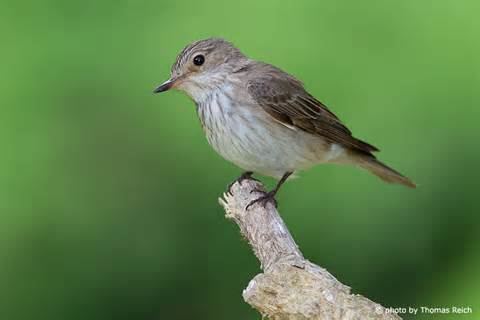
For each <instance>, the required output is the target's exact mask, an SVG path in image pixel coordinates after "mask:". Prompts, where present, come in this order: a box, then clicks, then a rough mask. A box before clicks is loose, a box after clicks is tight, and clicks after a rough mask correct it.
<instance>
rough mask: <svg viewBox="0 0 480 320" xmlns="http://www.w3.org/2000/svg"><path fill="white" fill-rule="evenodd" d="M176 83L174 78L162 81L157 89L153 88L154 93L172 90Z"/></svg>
mask: <svg viewBox="0 0 480 320" xmlns="http://www.w3.org/2000/svg"><path fill="white" fill-rule="evenodd" d="M174 84H175V80H174V79H168V80H167V81H165V82H164V83H162V84H161V85H160V86H158V87H157V88H156V89H155V90H153V93H160V92H164V91H167V90H170V89H171V88H172V87H173V85H174Z"/></svg>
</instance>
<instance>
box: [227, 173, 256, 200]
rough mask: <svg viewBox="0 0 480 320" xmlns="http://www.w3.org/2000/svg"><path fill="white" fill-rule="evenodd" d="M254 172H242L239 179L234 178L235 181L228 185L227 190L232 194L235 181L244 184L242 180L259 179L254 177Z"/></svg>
mask: <svg viewBox="0 0 480 320" xmlns="http://www.w3.org/2000/svg"><path fill="white" fill-rule="evenodd" d="M252 174H253V172H249V171H248V172H244V173H242V175H241V176H240V177H238V179H235V180H233V182H231V183H230V184H229V185H228V187H227V192H228V193H229V194H230V195H232V187H233V185H234V184H235V183H237V182H238V184H240V185H242V182H243V181H244V180H255V181H258V180H257V179H255V178H254V177H252Z"/></svg>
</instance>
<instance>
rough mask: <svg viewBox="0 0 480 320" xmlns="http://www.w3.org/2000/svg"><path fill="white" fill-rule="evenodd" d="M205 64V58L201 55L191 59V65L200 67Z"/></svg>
mask: <svg viewBox="0 0 480 320" xmlns="http://www.w3.org/2000/svg"><path fill="white" fill-rule="evenodd" d="M204 62H205V57H204V56H203V55H201V54H199V55H198V56H195V58H193V64H194V65H196V66H201V65H202V64H203V63H204Z"/></svg>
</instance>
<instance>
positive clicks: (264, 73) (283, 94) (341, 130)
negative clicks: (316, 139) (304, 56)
mask: <svg viewBox="0 0 480 320" xmlns="http://www.w3.org/2000/svg"><path fill="white" fill-rule="evenodd" d="M261 69H263V70H259V71H261V72H255V76H253V77H251V78H250V79H249V80H248V81H247V91H248V93H249V94H250V96H251V97H252V98H253V100H254V101H255V102H256V103H257V104H258V105H259V106H261V107H262V108H263V110H265V111H266V112H267V113H268V114H269V115H270V116H272V117H273V118H274V119H275V120H277V121H279V122H281V123H282V124H284V125H285V126H287V127H290V128H292V127H293V128H299V129H301V130H304V131H306V132H308V133H311V134H314V135H317V136H320V137H322V138H325V139H326V140H327V141H329V142H331V143H339V144H341V145H343V146H345V147H348V148H351V149H354V150H356V151H360V152H363V153H368V154H370V153H371V152H372V151H378V149H377V148H376V147H374V146H372V145H370V144H368V143H366V142H364V141H361V140H359V139H356V138H354V137H353V136H352V133H351V131H350V130H349V129H348V128H347V127H346V126H345V125H343V124H342V123H341V121H340V120H339V119H338V117H337V116H336V115H335V114H334V113H333V112H331V111H330V110H329V109H328V108H327V107H326V106H325V105H324V104H323V103H321V102H320V101H318V100H317V99H315V98H314V97H313V96H312V95H310V94H309V93H308V92H307V91H306V90H305V89H304V87H303V85H302V83H301V82H300V81H298V80H297V79H296V78H294V77H292V76H290V75H289V74H287V73H285V72H283V71H281V70H279V69H277V68H275V67H273V66H270V65H264V66H263V67H262V68H261Z"/></svg>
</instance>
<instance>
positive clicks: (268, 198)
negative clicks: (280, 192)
mask: <svg viewBox="0 0 480 320" xmlns="http://www.w3.org/2000/svg"><path fill="white" fill-rule="evenodd" d="M253 192H261V193H263V196H261V197H259V198H257V199H255V200H253V201H250V203H249V204H248V205H247V206H246V207H245V210H248V209H249V208H250V207H251V206H253V205H254V204H256V203H259V204H262V205H263V207H264V208H266V206H267V203H269V202H272V203H273V205H274V206H275V208H277V206H278V204H277V200H276V199H275V193H276V192H275V191H269V192H265V191H263V190H259V189H253V190H252V191H250V193H253Z"/></svg>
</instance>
